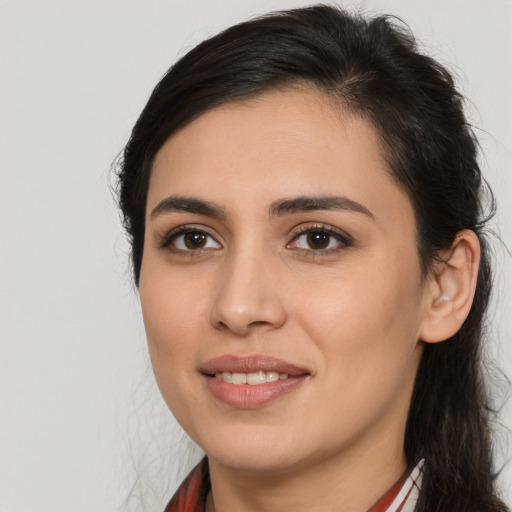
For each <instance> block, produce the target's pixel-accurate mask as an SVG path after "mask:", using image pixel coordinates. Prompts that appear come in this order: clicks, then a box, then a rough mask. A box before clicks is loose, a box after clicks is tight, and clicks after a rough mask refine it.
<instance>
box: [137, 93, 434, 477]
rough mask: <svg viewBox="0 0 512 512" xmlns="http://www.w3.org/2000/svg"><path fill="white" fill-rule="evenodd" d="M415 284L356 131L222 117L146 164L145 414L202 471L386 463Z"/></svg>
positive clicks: (411, 236) (380, 169) (408, 225)
mask: <svg viewBox="0 0 512 512" xmlns="http://www.w3.org/2000/svg"><path fill="white" fill-rule="evenodd" d="M424 284H425V283H424V282H423V280H422V275H421V270H420V264H419V260H418V254H417V248H416V225H415V218H414V213H413V208H412V206H411V203H410V201H409V199H408V198H407V196H406V195H405V194H404V193H403V192H402V190H401V189H400V188H399V187H398V186H397V185H396V183H395V182H394V181H393V179H392V178H391V177H390V175H389V174H388V167H387V165H386V162H385V161H384V159H383V156H382V154H381V150H380V148H379V142H378V140H377V136H376V134H375V132H374V130H373V129H372V127H371V126H370V124H369V123H368V122H366V121H365V120H363V119H360V118H357V117H355V116H352V115H350V114H344V113H342V112H341V111H340V109H336V108H334V107H333V106H332V105H331V104H330V102H329V101H328V100H327V99H326V98H324V97H323V96H321V95H320V94H319V93H316V92H312V91H307V90H294V91H287V92H272V93H266V94H264V95H261V96H259V97H257V98H255V99H250V100H247V101H244V102H239V103H230V104H226V105H224V106H221V107H219V108H216V109H215V110H212V111H210V112H208V113H206V114H204V115H202V116H201V117H199V118H198V119H197V120H195V121H193V122H192V123H190V124H189V125H188V126H186V127H185V128H184V129H182V130H181V131H179V132H178V133H176V134H175V135H173V136H172V137H171V138H170V139H169V140H168V141H167V142H166V143H165V144H164V145H163V147H162V148H161V149H160V151H159V152H158V154H157V157H156V160H155V162H154V166H153V170H152V175H151V181H150V186H149V193H148V201H147V217H146V237H145V245H144V255H143V261H142V270H141V276H140V297H141V302H142V308H143V314H144V322H145V326H146V332H147V337H148V343H149V349H150V354H151V359H152V364H153V368H154V371H155V375H156V379H157V382H158V385H159V387H160V390H161V392H162V394H163V397H164V399H165V400H166V402H167V404H168V405H169V407H170V408H171V410H172V412H173V413H174V415H175V416H176V418H177V420H178V421H179V422H180V423H181V425H182V426H183V428H184V429H185V430H186V431H187V433H188V434H189V435H190V436H191V437H192V438H193V439H194V441H196V442H197V443H198V444H199V445H200V446H201V447H202V448H203V449H204V450H205V452H206V453H207V454H208V455H209V456H210V458H211V460H212V461H217V462H218V463H220V464H222V465H223V466H225V467H230V468H237V469H248V470H249V469H252V470H260V469H263V470H266V471H271V470H276V471H277V470H279V471H283V470H286V469H293V468H299V467H303V466H304V465H308V464H315V463H317V462H319V461H322V460H327V459H330V460H333V458H337V457H338V458H339V457H341V458H342V459H343V460H351V459H352V460H355V459H356V458H357V459H360V458H361V457H369V458H371V459H372V460H374V461H375V460H377V459H378V458H379V457H381V458H382V457H387V458H389V457H394V458H395V459H399V460H401V461H402V462H403V436H404V428H405V421H406V417H407V410H408V406H409V403H410V397H411V393H412V387H413V381H414V378H415V375H416V371H417V367H418V364H419V360H420V356H421V344H420V343H419V342H418V338H419V335H420V334H419V333H420V330H421V327H422V324H423V322H424V321H425V317H426V310H427V308H426V303H427V300H426V298H425V292H424ZM215 374H217V376H216V375H215ZM247 379H248V380H249V383H243V382H244V381H245V380H247ZM340 460H341V459H340Z"/></svg>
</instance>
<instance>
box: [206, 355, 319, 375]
mask: <svg viewBox="0 0 512 512" xmlns="http://www.w3.org/2000/svg"><path fill="white" fill-rule="evenodd" d="M258 371H263V372H278V373H287V374H288V375H290V376H291V377H295V376H299V375H305V374H308V373H309V372H308V370H306V369H305V368H301V367H299V366H296V365H294V364H292V363H289V362H287V361H283V360H282V359H278V358H276V357H272V356H268V355H260V354H259V355H247V356H236V355H230V354H226V355H222V356H218V357H214V358H213V359H210V360H208V361H206V362H205V363H204V364H202V365H201V372H202V373H204V374H207V375H214V374H215V373H219V372H231V373H253V372H258Z"/></svg>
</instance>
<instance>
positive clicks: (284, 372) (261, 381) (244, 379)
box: [200, 355, 310, 409]
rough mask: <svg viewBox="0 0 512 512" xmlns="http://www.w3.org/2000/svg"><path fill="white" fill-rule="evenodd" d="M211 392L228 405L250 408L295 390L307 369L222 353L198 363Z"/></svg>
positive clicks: (270, 360)
mask: <svg viewBox="0 0 512 512" xmlns="http://www.w3.org/2000/svg"><path fill="white" fill-rule="evenodd" d="M200 370H201V373H202V374H203V375H204V378H205V380H206V384H207V386H208V389H209V391H210V392H211V393H212V395H213V396H214V397H215V398H216V399H217V400H219V401H221V402H223V403H224V404H227V405H229V406H231V407H236V408H242V409H250V408H255V407H261V406H263V405H265V404H267V403H268V402H270V401H273V400H276V399H278V398H279V397H281V396H283V395H286V394H288V393H289V392H291V391H293V390H295V389H297V388H298V387H299V386H300V385H301V384H302V383H303V382H304V381H305V380H306V379H307V378H308V377H309V375H310V373H309V372H308V370H306V369H305V368H300V367H299V366H296V365H294V364H292V363H288V362H287V361H283V360H282V359H277V358H274V357H270V356H265V355H256V356H241V357H240V356H233V355H224V356H220V357H216V358H214V359H210V360H209V361H207V362H206V363H204V364H203V365H202V366H201V369H200Z"/></svg>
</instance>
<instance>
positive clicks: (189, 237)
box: [183, 233, 206, 251]
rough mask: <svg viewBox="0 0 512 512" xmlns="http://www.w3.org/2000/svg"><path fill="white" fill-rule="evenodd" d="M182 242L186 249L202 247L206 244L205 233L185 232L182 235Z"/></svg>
mask: <svg viewBox="0 0 512 512" xmlns="http://www.w3.org/2000/svg"><path fill="white" fill-rule="evenodd" d="M183 243H184V244H185V246H186V247H187V249H190V250H192V251H193V250H194V249H202V248H203V247H204V246H205V245H206V235H205V234H204V233H186V234H185V235H183Z"/></svg>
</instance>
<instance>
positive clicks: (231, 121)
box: [148, 89, 412, 215]
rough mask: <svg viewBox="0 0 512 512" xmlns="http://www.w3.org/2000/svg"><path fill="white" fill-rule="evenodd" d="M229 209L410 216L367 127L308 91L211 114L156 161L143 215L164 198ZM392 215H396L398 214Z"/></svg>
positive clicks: (265, 98) (223, 108)
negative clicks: (345, 209)
mask: <svg viewBox="0 0 512 512" xmlns="http://www.w3.org/2000/svg"><path fill="white" fill-rule="evenodd" d="M171 194H182V195H192V196H200V197H204V198H206V199H208V200H213V201H217V202H219V203H220V204H226V203H228V204H226V206H227V208H228V209H229V207H230V206H231V205H233V206H236V205H241V206H242V205H243V204H244V201H247V197H250V196H251V195H252V201H253V202H254V201H256V202H262V203H263V202H265V201H266V202H267V203H268V202H269V201H272V200H273V199H275V198H276V197H277V196H278V197H295V196H299V195H312V194H313V195H314V194H319V195H326V194H342V195H344V196H348V197H350V199H353V200H356V201H358V202H362V203H363V204H364V203H368V204H369V205H371V206H373V207H374V208H377V210H378V209H385V210H388V211H389V213H392V214H395V215H396V214H404V212H405V211H407V212H406V213H408V214H412V206H411V204H410V201H409V200H408V198H407V197H406V195H405V194H404V193H403V191H402V190H401V189H400V187H399V186H398V185H397V184H396V182H395V181H394V180H393V179H392V178H391V175H390V169H389V166H388V165H387V163H386V160H385V158H384V156H383V151H382V149H381V146H380V141H379V137H378V135H377V134H376V132H375V130H374V128H373V126H372V125H371V123H370V122H369V121H367V120H365V119H363V118H361V117H359V116H356V115H354V114H352V113H350V112H349V111H348V110H347V109H342V108H340V107H337V106H336V105H335V104H334V103H333V100H332V99H330V98H328V97H326V96H325V95H323V94H320V93H318V92H315V91H311V90H304V89H302V90H289V91H278V92H268V93H265V94H262V95H260V96H258V97H255V98H251V99H248V100H246V101H237V102H232V103H228V104H225V105H222V106H220V107H218V108H215V109H213V110H211V111H209V112H207V113H205V114H203V115H201V116H200V117H199V118H197V119H196V120H194V121H193V122H191V123H190V124H188V125H187V126H185V127H184V128H183V129H181V130H180V131H178V132H177V133H175V134H174V135H172V136H171V137H170V138H169V139H168V140H167V141H166V143H165V144H164V145H163V146H162V148H161V149H160V151H159V152H158V153H157V155H156V158H155V161H154V164H153V169H152V175H151V180H150V188H149V194H148V209H151V207H152V205H153V206H154V205H155V204H157V203H158V201H159V200H161V199H162V197H164V196H165V195H171ZM395 210H396V211H395Z"/></svg>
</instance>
